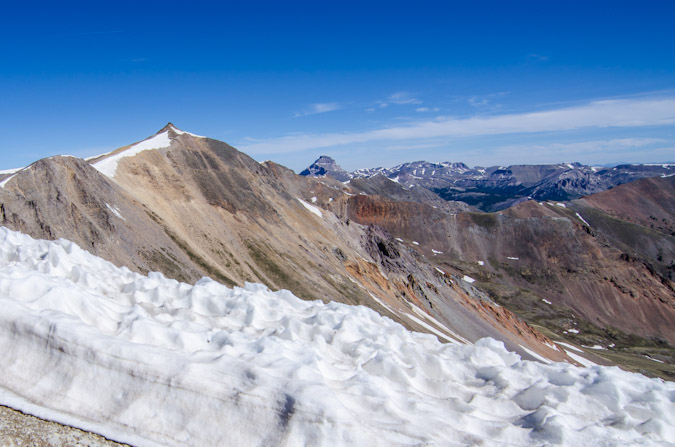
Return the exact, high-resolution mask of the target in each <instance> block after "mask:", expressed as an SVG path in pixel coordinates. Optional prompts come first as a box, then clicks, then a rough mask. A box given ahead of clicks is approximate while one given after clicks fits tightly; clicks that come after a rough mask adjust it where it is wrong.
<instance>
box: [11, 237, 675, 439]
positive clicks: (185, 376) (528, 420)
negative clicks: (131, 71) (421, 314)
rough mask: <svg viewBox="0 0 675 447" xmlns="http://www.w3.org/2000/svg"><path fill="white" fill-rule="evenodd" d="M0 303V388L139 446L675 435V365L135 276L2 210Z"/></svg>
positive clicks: (14, 401)
mask: <svg viewBox="0 0 675 447" xmlns="http://www.w3.org/2000/svg"><path fill="white" fill-rule="evenodd" d="M0 307H1V308H2V309H3V311H2V312H0V352H2V353H3V361H2V362H0V390H4V391H2V392H0V404H11V406H13V407H15V408H18V409H23V410H26V411H28V410H30V411H31V412H33V413H39V414H40V415H42V416H43V417H48V418H50V419H53V420H56V421H60V422H65V423H70V424H72V425H76V426H80V427H82V428H85V429H90V430H95V431H97V432H99V433H101V434H103V435H105V436H107V437H110V438H112V439H115V440H117V441H123V442H129V443H132V444H133V445H135V446H137V447H145V446H157V445H165V446H205V447H207V446H220V445H280V446H284V445H315V446H328V445H371V446H378V445H382V446H385V445H386V446H389V445H448V446H453V445H454V446H460V445H476V444H483V445H511V446H514V445H515V446H543V445H551V444H559V445H569V446H578V445H590V444H592V443H593V442H595V441H597V440H602V443H603V445H608V446H610V445H611V446H620V445H642V446H657V445H667V443H668V442H670V440H672V439H675V429H674V428H673V425H672V421H673V420H675V403H674V400H675V384H673V383H670V382H663V381H660V380H655V379H648V378H646V377H644V376H641V375H637V374H632V373H628V372H624V371H621V370H619V369H618V368H606V367H600V366H595V367H592V368H578V367H575V366H572V365H569V364H565V363H557V364H551V365H544V364H540V363H538V362H529V361H522V360H521V359H520V358H519V357H518V356H517V355H516V354H514V353H510V352H508V351H506V350H505V349H504V345H503V344H502V343H501V342H497V341H495V340H492V339H483V340H480V341H478V342H477V343H475V344H473V345H462V346H457V345H449V344H442V343H440V342H439V341H438V340H437V339H436V337H434V336H430V335H425V334H418V333H413V332H409V331H407V330H406V329H405V328H403V327H402V326H401V325H399V324H397V323H395V322H393V321H392V320H390V319H388V318H383V317H381V316H380V315H379V314H377V313H376V312H374V311H372V310H370V309H368V308H365V307H362V306H347V305H344V304H337V303H329V304H323V303H322V302H320V301H313V302H307V301H302V300H300V299H298V298H296V297H295V296H293V295H292V294H291V293H290V292H288V291H280V292H271V291H269V290H268V289H267V288H265V287H264V286H261V285H254V284H247V285H246V287H244V288H234V289H230V288H227V287H225V286H223V285H221V284H218V283H216V282H215V281H212V280H210V279H208V278H204V279H202V280H200V281H199V282H198V283H197V284H195V285H194V286H191V285H188V284H182V283H178V282H177V281H174V280H169V279H166V278H164V276H163V275H161V274H159V273H151V274H149V275H148V276H142V275H139V274H136V273H133V272H131V271H129V270H128V269H126V268H117V267H115V266H114V265H113V264H111V263H109V262H107V261H104V260H102V259H100V258H96V257H94V256H92V255H91V254H89V253H87V252H85V251H84V250H82V249H80V248H79V247H78V246H77V245H75V244H73V243H72V242H69V241H65V240H59V241H55V242H49V241H35V240H33V239H31V238H30V237H28V236H26V235H22V234H20V233H16V232H12V231H10V230H7V229H5V228H0ZM411 317H412V315H411ZM425 319H428V318H426V317H425ZM420 321H421V320H420ZM31 402H40V404H41V405H42V407H36V405H35V404H32V403H31Z"/></svg>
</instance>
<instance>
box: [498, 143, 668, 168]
mask: <svg viewBox="0 0 675 447" xmlns="http://www.w3.org/2000/svg"><path fill="white" fill-rule="evenodd" d="M665 142H666V140H663V139H661V138H615V139H607V140H592V141H579V142H573V143H550V144H532V145H509V146H501V147H497V148H495V149H494V150H491V151H490V156H491V157H492V158H496V159H500V160H508V161H509V163H529V162H531V160H532V159H533V157H534V158H536V159H537V160H538V162H551V163H557V162H560V161H562V160H565V161H581V162H584V163H596V162H603V163H606V162H607V161H618V160H623V161H631V160H630V159H634V158H635V154H636V149H640V150H639V151H637V153H639V154H640V157H641V158H644V156H648V154H653V155H652V156H654V157H657V158H656V159H655V160H651V161H656V160H660V158H658V157H663V156H666V157H667V155H666V154H668V149H665V148H663V147H660V146H661V145H660V143H665ZM671 153H672V152H671ZM633 161H635V160H633ZM643 161H644V160H643Z"/></svg>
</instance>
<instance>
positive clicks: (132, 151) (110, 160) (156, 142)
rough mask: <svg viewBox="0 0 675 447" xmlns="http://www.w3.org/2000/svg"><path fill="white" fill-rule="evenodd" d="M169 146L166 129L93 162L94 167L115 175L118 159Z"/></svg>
mask: <svg viewBox="0 0 675 447" xmlns="http://www.w3.org/2000/svg"><path fill="white" fill-rule="evenodd" d="M174 130H175V129H174ZM169 146H171V138H169V131H168V130H166V131H164V132H162V133H159V134H157V135H155V136H154V137H151V138H148V139H147V140H144V141H141V142H140V143H137V144H134V145H133V146H130V147H129V148H128V149H126V150H124V151H122V152H119V153H117V154H115V155H111V156H109V157H107V158H104V159H103V160H101V161H99V162H96V163H94V164H93V165H92V166H94V167H95V168H96V169H98V170H99V172H101V173H102V174H103V175H105V176H107V177H110V178H112V177H115V173H116V172H117V165H118V164H119V162H120V160H121V159H123V158H126V157H133V156H134V155H137V154H139V153H141V152H143V151H148V150H152V149H163V148H166V147H169Z"/></svg>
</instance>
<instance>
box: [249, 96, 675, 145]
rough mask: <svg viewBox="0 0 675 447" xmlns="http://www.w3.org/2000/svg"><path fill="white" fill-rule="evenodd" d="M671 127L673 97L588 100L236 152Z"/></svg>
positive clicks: (290, 139)
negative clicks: (532, 110)
mask: <svg viewBox="0 0 675 447" xmlns="http://www.w3.org/2000/svg"><path fill="white" fill-rule="evenodd" d="M673 124H675V98H657V99H615V100H602V101H593V102H589V103H586V104H582V105H579V106H574V107H566V108H559V109H552V110H545V111H538V112H530V113H512V114H502V115H490V116H475V117H471V118H454V117H438V118H436V119H434V120H426V121H416V122H410V123H409V124H407V125H399V126H391V127H385V128H380V129H374V130H366V131H358V132H344V133H325V134H300V135H290V136H285V137H280V138H272V139H268V140H259V141H256V142H254V143H252V144H248V145H245V146H243V147H241V149H242V150H245V151H247V152H248V153H251V154H255V153H265V154H270V153H288V152H298V151H303V150H307V149H317V148H325V147H332V146H340V145H347V144H355V143H367V142H373V141H397V140H408V139H411V140H412V139H414V140H421V139H428V138H439V137H443V138H457V137H472V136H483V135H500V134H516V133H537V132H554V131H558V132H560V131H574V130H579V129H590V128H610V127H617V128H618V127H642V126H664V125H673Z"/></svg>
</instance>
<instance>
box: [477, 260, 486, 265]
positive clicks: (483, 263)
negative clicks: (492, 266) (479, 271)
mask: <svg viewBox="0 0 675 447" xmlns="http://www.w3.org/2000/svg"><path fill="white" fill-rule="evenodd" d="M477 262H478V265H485V262H483V261H477Z"/></svg>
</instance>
